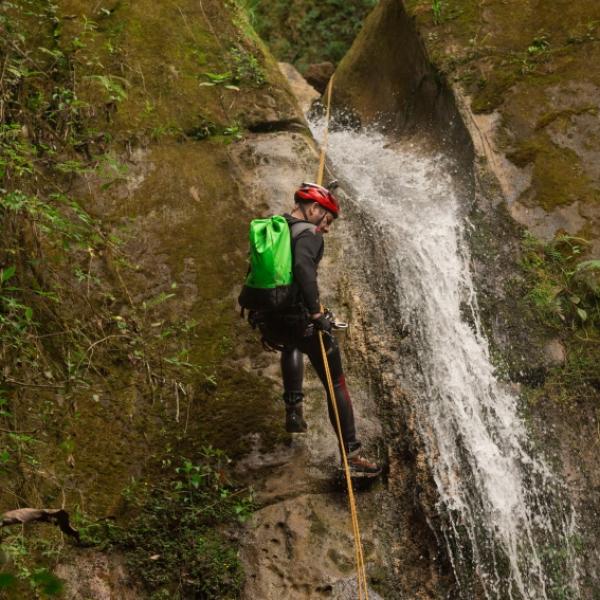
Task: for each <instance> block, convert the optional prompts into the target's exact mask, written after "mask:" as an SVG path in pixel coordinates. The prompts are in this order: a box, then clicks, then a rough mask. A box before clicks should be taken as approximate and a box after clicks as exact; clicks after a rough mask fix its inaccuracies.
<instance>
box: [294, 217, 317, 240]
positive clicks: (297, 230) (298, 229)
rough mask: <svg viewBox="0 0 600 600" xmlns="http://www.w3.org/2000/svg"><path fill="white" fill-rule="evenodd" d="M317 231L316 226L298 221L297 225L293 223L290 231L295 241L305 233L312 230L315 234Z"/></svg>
mask: <svg viewBox="0 0 600 600" xmlns="http://www.w3.org/2000/svg"><path fill="white" fill-rule="evenodd" d="M316 229H317V226H316V225H313V224H312V223H306V222H304V221H298V222H296V223H292V225H291V227H290V231H291V233H292V239H293V240H295V239H296V238H297V237H298V236H299V235H300V234H301V233H304V232H305V231H309V230H312V232H313V233H314V232H315V230H316Z"/></svg>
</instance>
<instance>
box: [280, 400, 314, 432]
mask: <svg viewBox="0 0 600 600" xmlns="http://www.w3.org/2000/svg"><path fill="white" fill-rule="evenodd" d="M303 398H304V394H302V393H301V392H286V393H284V394H283V400H284V402H285V430H286V431H287V432H288V433H306V430H307V429H308V425H307V424H306V421H305V420H304V416H303V415H302V412H303V411H302V400H303Z"/></svg>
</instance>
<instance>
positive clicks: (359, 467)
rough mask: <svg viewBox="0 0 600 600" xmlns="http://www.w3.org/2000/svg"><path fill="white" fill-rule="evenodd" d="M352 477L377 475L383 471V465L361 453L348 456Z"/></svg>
mask: <svg viewBox="0 0 600 600" xmlns="http://www.w3.org/2000/svg"><path fill="white" fill-rule="evenodd" d="M348 467H349V469H350V477H377V475H379V474H380V473H381V467H380V466H379V465H378V464H377V463H374V462H371V461H370V460H367V459H366V458H364V457H363V456H361V455H360V454H357V455H355V456H349V457H348Z"/></svg>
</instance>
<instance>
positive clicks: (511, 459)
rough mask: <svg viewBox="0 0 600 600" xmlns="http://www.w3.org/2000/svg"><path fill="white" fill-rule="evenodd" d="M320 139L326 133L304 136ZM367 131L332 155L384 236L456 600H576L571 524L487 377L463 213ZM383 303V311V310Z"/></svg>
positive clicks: (344, 136) (553, 483)
mask: <svg viewBox="0 0 600 600" xmlns="http://www.w3.org/2000/svg"><path fill="white" fill-rule="evenodd" d="M312 127H313V130H314V134H315V137H316V138H317V139H320V137H321V133H322V123H319V122H315V123H313V124H312ZM387 141H388V140H386V138H385V137H384V136H383V135H382V134H380V133H377V132H374V131H365V130H362V131H354V130H338V131H332V132H331V133H330V137H329V145H328V157H329V159H330V161H331V163H332V165H333V167H334V170H335V172H336V174H337V175H338V176H339V177H340V178H341V179H343V180H344V181H345V182H348V183H349V187H350V188H351V189H352V198H351V200H350V201H351V202H353V203H354V205H355V207H356V210H359V211H360V212H361V218H364V219H366V220H367V221H369V222H371V223H372V224H373V225H374V229H376V230H377V231H379V232H381V238H380V241H379V243H380V246H381V247H383V248H385V249H386V254H387V257H388V259H389V265H391V267H392V270H393V273H391V274H389V275H391V276H393V278H394V282H395V286H396V288H397V290H396V292H395V294H394V299H393V300H391V299H389V301H390V302H394V303H395V304H397V306H395V307H394V310H395V311H396V312H397V314H399V315H402V318H403V319H404V320H405V321H407V322H408V324H409V330H410V332H411V333H410V335H411V343H412V344H413V345H414V348H415V352H416V355H417V358H418V363H419V367H420V368H419V371H420V376H419V377H420V381H419V382H418V384H416V382H412V383H411V385H410V387H411V391H412V392H413V396H414V404H415V406H414V410H415V411H416V416H417V422H418V429H419V434H420V436H421V437H422V440H423V443H424V446H425V448H426V451H427V454H428V461H429V466H430V469H431V472H432V474H433V478H434V481H435V484H436V486H437V492H438V495H439V502H438V507H437V508H438V510H439V513H440V515H441V522H442V523H443V526H442V529H443V534H444V537H445V540H446V544H447V549H448V554H449V556H450V559H451V561H452V565H453V568H454V571H455V574H456V579H457V582H458V586H459V588H460V590H461V595H462V597H463V598H465V599H466V598H473V597H479V596H480V595H481V593H483V594H484V596H485V598H488V599H498V600H499V599H502V600H505V599H514V600H525V599H527V600H529V599H531V600H534V599H535V600H540V599H543V600H551V599H559V598H560V599H563V598H577V597H578V592H577V589H578V581H577V569H576V559H575V558H574V554H575V553H574V550H573V545H574V541H573V540H574V539H575V532H576V529H575V518H574V513H573V510H572V509H571V507H570V506H569V504H568V502H566V500H565V498H566V495H565V493H564V491H563V485H562V484H561V482H560V480H559V479H558V478H557V476H556V475H555V474H554V473H553V472H552V470H551V468H550V467H549V466H548V464H547V463H546V462H545V460H544V459H543V457H541V456H540V455H538V454H537V453H536V452H534V451H533V449H532V443H531V441H530V439H529V435H528V432H527V429H526V427H525V424H524V422H523V420H522V418H521V417H520V415H519V411H518V398H517V397H516V395H515V394H514V392H512V391H510V388H509V387H508V386H507V385H506V384H503V383H501V382H500V381H499V380H498V379H497V378H496V376H495V373H494V367H493V365H492V362H491V360H490V354H489V348H488V344H487V341H486V339H485V337H484V334H483V332H482V329H481V326H480V321H479V317H478V309H477V302H476V294H475V289H474V285H473V280H472V276H471V272H470V265H469V260H470V259H469V250H468V246H467V244H466V242H465V233H464V231H465V226H466V223H465V219H464V217H463V213H464V210H461V198H460V194H459V193H458V192H457V189H458V188H457V187H456V186H455V184H454V182H453V177H452V168H451V165H450V162H449V161H448V160H447V159H446V158H445V157H444V156H443V155H435V154H433V155H432V154H431V153H429V154H424V153H421V152H419V151H418V150H417V149H416V148H415V147H414V146H412V145H411V144H410V143H409V142H406V143H402V142H400V143H395V144H394V145H393V147H388V146H386V142H387ZM384 301H385V299H384Z"/></svg>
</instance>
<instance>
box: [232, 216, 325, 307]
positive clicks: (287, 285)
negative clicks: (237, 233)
mask: <svg viewBox="0 0 600 600" xmlns="http://www.w3.org/2000/svg"><path fill="white" fill-rule="evenodd" d="M292 227H293V230H294V231H293V235H294V237H296V236H297V235H299V234H300V233H301V232H302V231H305V230H306V229H309V228H311V227H314V225H311V224H310V223H296V224H294V225H293V226H292ZM293 281H294V278H293V275H292V235H291V234H290V227H289V225H288V223H287V221H286V220H285V218H284V217H282V216H279V215H275V216H274V217H270V218H268V219H254V220H253V221H251V223H250V270H249V272H248V276H247V277H246V282H245V284H244V287H243V288H242V292H241V294H240V297H239V298H238V302H239V303H240V306H241V307H242V308H246V309H248V310H261V311H275V310H281V309H283V308H286V307H288V306H290V305H291V304H292V302H293V299H294V290H293V286H292V284H293Z"/></svg>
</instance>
